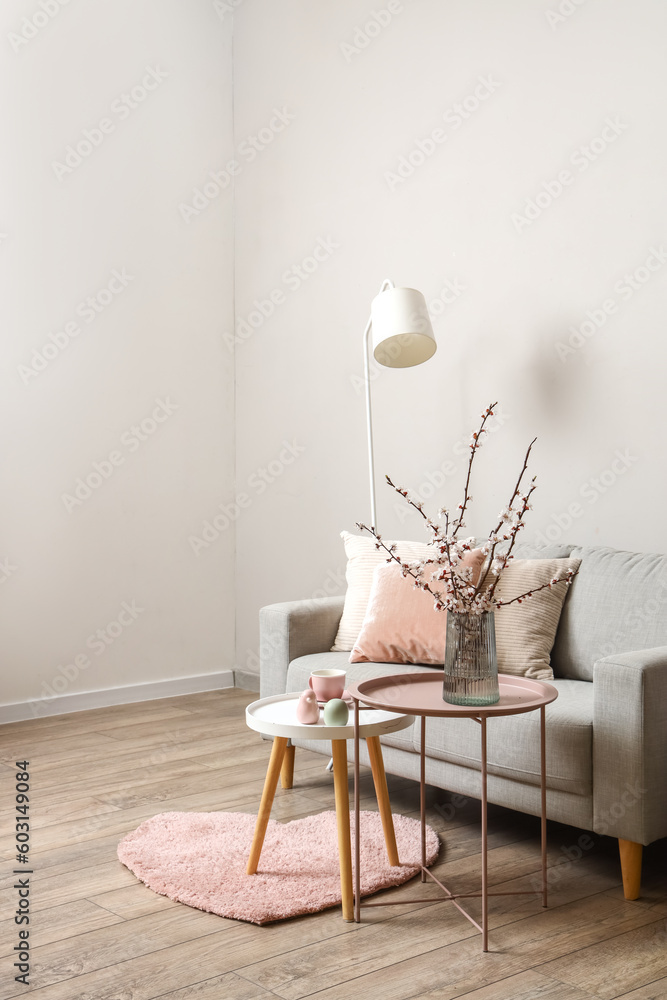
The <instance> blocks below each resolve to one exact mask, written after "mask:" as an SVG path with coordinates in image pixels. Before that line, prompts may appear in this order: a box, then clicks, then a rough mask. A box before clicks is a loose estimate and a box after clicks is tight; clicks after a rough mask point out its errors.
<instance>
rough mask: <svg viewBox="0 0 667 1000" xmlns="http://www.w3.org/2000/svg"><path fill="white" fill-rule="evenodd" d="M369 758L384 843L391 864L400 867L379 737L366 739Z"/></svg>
mask: <svg viewBox="0 0 667 1000" xmlns="http://www.w3.org/2000/svg"><path fill="white" fill-rule="evenodd" d="M366 746H367V747H368V756H369V757H370V761H371V771H372V773H373V783H374V784H375V797H376V799H377V803H378V809H379V811H380V819H381V820H382V829H383V831H384V842H385V846H386V848H387V857H388V859H389V864H390V865H393V866H394V867H395V866H396V865H400V861H399V860H398V848H397V847H396V833H395V831H394V820H393V817H392V815H391V805H390V804H389V792H388V790H387V776H386V774H385V771H384V761H383V759H382V748H381V746H380V737H379V736H369V737H368V738H367V739H366Z"/></svg>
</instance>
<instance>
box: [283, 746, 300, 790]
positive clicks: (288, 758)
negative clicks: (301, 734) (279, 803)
mask: <svg viewBox="0 0 667 1000" xmlns="http://www.w3.org/2000/svg"><path fill="white" fill-rule="evenodd" d="M295 749H296V747H295V746H293V745H292V743H290V745H289V746H288V747H286V748H285V756H284V758H283V766H282V770H281V772H280V784H281V786H282V787H283V788H291V787H292V785H293V784H294V751H295Z"/></svg>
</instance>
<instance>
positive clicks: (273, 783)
mask: <svg viewBox="0 0 667 1000" xmlns="http://www.w3.org/2000/svg"><path fill="white" fill-rule="evenodd" d="M286 747H287V739H286V738H285V737H284V736H274V738H273V748H272V750H271V759H270V760H269V768H268V771H267V772H266V778H265V779H264V791H263V792H262V801H261V802H260V804H259V812H258V814H257V823H256V824H255V833H254V834H253V838H252V846H251V847H250V857H249V858H248V867H247V868H246V872H247V874H248V875H256V874H257V865H258V864H259V856H260V854H261V853H262V845H263V844H264V837H265V836H266V828H267V826H268V825H269V816H270V815H271V806H272V805H273V797H274V795H275V794H276V788H277V787H278V778H279V777H280V769H281V768H282V766H283V758H284V756H285V748H286Z"/></svg>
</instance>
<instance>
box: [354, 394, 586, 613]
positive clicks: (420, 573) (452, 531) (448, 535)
mask: <svg viewBox="0 0 667 1000" xmlns="http://www.w3.org/2000/svg"><path fill="white" fill-rule="evenodd" d="M496 405H497V404H496V403H491V405H490V406H487V408H486V409H485V410H484V412H483V413H482V414H481V424H480V426H479V428H478V430H477V431H476V432H473V435H472V438H471V443H470V456H469V459H468V469H467V473H466V480H465V486H464V491H463V501H462V503H460V504H459V506H458V510H459V515H458V517H456V518H454V520H452V521H451V522H450V516H449V511H448V510H447V508H445V507H443V508H442V509H441V510H440V511H439V514H440V517H441V518H444V528H443V527H442V526H441V525H439V524H437V523H436V522H435V521H433V520H432V519H431V518H430V517H429V516H428V514H426V512H425V511H424V505H423V503H422V502H421V500H419V499H417V498H416V497H414V496H412V495H411V494H410V492H409V491H408V490H406V489H405V488H404V487H403V486H396V485H395V484H394V483H393V482H392V480H391V479H390V478H389V476H385V479H386V481H387V483H388V485H389V486H391V487H392V489H393V490H395V491H396V492H397V493H398V494H400V496H402V497H403V499H404V500H405V501H406V502H407V503H408V505H409V506H410V507H414V509H415V510H416V511H418V512H419V514H420V515H421V517H422V518H423V520H424V521H425V522H426V527H427V529H428V530H429V531H430V533H431V538H430V541H429V545H431V546H433V555H432V556H428V557H426V558H424V559H420V560H416V561H414V562H408V561H406V560H404V559H401V558H400V556H398V555H397V553H396V545H395V544H392V545H387V544H386V543H385V542H384V541H383V540H382V537H381V535H379V534H378V532H377V531H376V530H375V528H374V527H368V525H366V524H362V523H358V524H357V527H358V528H359V529H360V530H362V531H368V532H369V534H371V535H373V537H374V538H375V544H376V548H378V549H383V550H384V551H385V552H386V553H387V556H388V559H387V562H396V563H398V564H399V566H400V567H401V571H402V573H403V576H409V577H411V578H412V579H413V580H414V586H415V587H417V588H419V589H420V590H424V591H426V592H427V593H429V594H431V596H432V597H433V603H434V607H435V609H436V611H451V612H453V613H455V614H465V613H467V614H475V615H481V614H484V613H485V612H486V611H493V610H494V609H495V608H501V607H507V605H509V604H514V603H517V604H521V603H522V602H523V601H524V600H528V599H530V598H531V597H532V596H533V595H534V594H537V593H539V591H540V590H545V589H546V588H547V587H555V586H556V585H557V584H558V583H564V584H565V586H566V587H569V586H570V585H571V583H572V581H573V579H574V577H575V576H576V574H577V570H572V569H568V570H567V571H566V572H565V574H564V575H562V576H556V577H554V578H553V579H552V580H550V581H549V583H545V584H542V585H541V586H539V587H535V588H533V589H532V590H527V591H526V592H525V593H523V594H519V595H517V596H516V597H513V598H511V600H505V601H502V600H497V599H496V597H495V593H496V589H497V587H498V584H499V582H500V577H501V574H502V572H503V570H504V569H505V568H506V567H507V565H508V563H509V562H510V560H511V559H513V554H512V550H513V548H514V545H515V543H516V539H517V536H518V534H519V532H520V531H521V529H522V528H523V527H524V518H525V515H526V513H527V512H528V511H529V510H531V509H532V505H531V503H530V498H531V496H532V494H533V493H534V491H535V489H536V488H537V483H536V480H535V477H533V478H532V480H531V482H530V485H529V487H528V489H527V490H525V492H522V490H521V484H522V482H523V478H524V476H525V474H526V472H527V470H528V461H529V459H530V453H531V450H532V447H533V445H534V444H535V441H536V440H537V438H533V440H532V441H531V442H530V444H529V445H528V449H527V451H526V455H525V458H524V460H523V466H522V468H521V472H520V473H519V478H518V479H517V481H516V485H515V487H514V490H513V492H512V495H511V497H510V501H509V503H508V505H507V506H506V507H505V508H503V510H501V512H500V514H499V520H498V524H497V525H496V527H495V528H493V530H492V531H491V532H490V533H489V536H488V539H487V540H486V541H485V542H484V544H483V545H482V546H481V553H482V554H483V556H484V563H483V566H482V570H481V571H480V574H479V579H478V580H477V581H475V580H474V579H473V575H474V570H473V568H472V566H470V565H466V562H465V558H466V555H468V554H469V553H470V552H471V551H472V550H473V546H474V543H475V540H474V538H466V539H459V538H458V537H457V536H458V533H459V531H460V529H461V528H463V527H465V524H464V521H463V518H464V515H465V513H466V510H467V508H468V506H469V504H470V503H471V502H472V497H471V496H470V480H471V475H472V466H473V462H474V460H475V455H476V454H477V452H478V451H479V449H480V447H481V444H482V439H483V438H482V436H483V435H484V434H486V433H488V431H487V430H486V427H485V424H486V422H487V420H488V419H489V417H492V416H493V408H494V406H496ZM505 542H507V543H509V544H508V545H507V547H506V548H505V549H504V550H503V551H498V546H500V545H502V544H504V543H505ZM440 583H442V585H443V588H442V590H438V589H437V587H438V584H440Z"/></svg>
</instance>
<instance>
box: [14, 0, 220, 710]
mask: <svg viewBox="0 0 667 1000" xmlns="http://www.w3.org/2000/svg"><path fill="white" fill-rule="evenodd" d="M61 2H64V0H61ZM26 18H27V19H28V20H27V21H26V20H25V19H26ZM0 20H1V24H0V38H1V39H2V45H3V49H4V55H3V59H2V62H1V64H0V86H1V88H2V93H3V95H4V100H3V101H2V106H1V109H0V115H1V116H2V123H1V127H0V131H1V132H2V135H3V156H2V163H1V167H0V169H1V170H2V193H3V196H2V201H1V203H0V231H1V232H2V234H3V235H2V239H1V240H0V270H1V272H2V278H3V291H2V304H1V309H2V323H1V324H0V325H1V328H2V335H3V365H2V374H1V379H2V383H1V392H2V400H3V408H4V419H3V435H2V438H3V453H4V454H3V461H2V476H3V487H2V493H1V496H0V509H1V513H0V538H1V543H0V560H4V562H3V564H2V565H3V567H4V568H3V570H2V572H1V573H0V576H1V577H2V581H3V582H2V585H1V588H0V594H1V599H2V600H1V603H2V616H3V619H4V621H3V628H2V659H3V665H4V669H3V685H2V694H1V695H0V702H2V703H3V704H4V705H6V706H7V705H9V706H11V705H17V704H18V703H25V702H28V701H31V700H32V701H34V700H35V699H40V698H44V697H45V700H44V701H42V702H41V703H40V704H38V705H37V706H34V708H35V712H36V714H41V713H43V712H49V711H52V710H53V708H54V706H53V704H51V702H50V694H49V692H53V691H55V692H57V693H59V694H62V695H63V696H64V700H63V703H64V704H70V705H72V706H73V707H81V706H83V705H85V704H87V703H90V704H99V703H102V702H103V701H104V700H106V701H114V700H127V699H132V697H142V696H145V694H142V693H141V692H144V693H145V692H147V691H148V692H150V691H152V692H153V694H155V691H156V690H157V689H155V688H151V687H149V688H142V689H139V688H137V689H136V692H135V694H134V695H133V694H132V692H129V693H128V692H127V691H124V693H123V694H120V693H118V689H124V688H126V687H127V686H128V685H139V684H141V685H153V684H155V683H157V682H161V681H168V682H169V681H173V680H174V679H177V678H185V680H184V681H181V682H180V687H181V688H192V689H194V688H196V687H203V688H206V687H215V686H218V685H219V683H220V682H221V680H224V678H225V677H227V678H231V675H230V674H225V673H224V671H226V670H229V669H230V668H231V667H232V666H233V630H234V611H233V555H234V543H233V533H232V532H223V533H222V534H221V536H220V537H219V538H218V539H217V540H216V541H215V544H210V545H209V546H208V547H207V548H203V549H200V551H199V554H198V555H197V554H195V551H194V550H193V545H192V544H191V543H190V541H189V539H190V537H191V536H199V535H201V532H202V526H203V524H204V522H205V521H206V520H210V519H211V518H213V517H214V516H215V515H216V513H217V512H218V511H217V507H218V504H220V503H222V502H224V501H225V500H226V499H227V497H228V496H229V495H231V494H232V491H233V473H234V460H233V449H234V440H233V420H234V397H233V363H232V362H233V359H232V357H231V356H230V355H229V353H228V351H227V350H226V349H225V348H224V345H223V343H222V338H221V334H222V332H223V329H224V328H226V327H227V326H228V325H229V324H230V323H231V317H232V309H233V298H232V295H233V287H232V274H233V270H232V268H233V234H232V210H233V204H232V197H231V190H230V189H227V190H226V191H224V192H219V193H218V196H217V197H213V198H212V200H211V201H210V203H208V204H207V203H206V200H205V199H204V200H202V199H201V198H200V201H199V202H198V204H199V205H200V206H203V208H202V210H200V211H199V212H198V214H197V213H194V212H188V211H187V210H181V209H180V208H179V206H181V205H183V204H185V205H187V204H191V203H192V200H193V190H194V188H195V187H197V186H200V185H202V184H203V183H204V182H205V181H206V180H207V175H208V172H209V171H211V170H219V169H220V168H221V167H222V166H223V164H224V163H225V162H226V161H227V159H228V158H229V155H230V152H231V150H232V148H233V135H232V97H231V83H232V77H231V70H232V64H231V19H230V18H227V19H224V18H221V16H220V14H219V13H218V12H216V9H215V8H214V6H213V5H212V4H211V3H206V2H201V3H186V2H178V0H145V2H143V3H141V4H140V5H138V4H136V3H132V2H130V0H97V2H96V3H83V2H77V0H73V2H71V3H67V4H66V5H64V6H60V5H59V4H58V3H57V2H56V0H43V2H42V3H41V4H40V3H38V2H37V0H34V2H28V0H5V2H4V3H3V6H2V14H1V16H0ZM21 32H23V34H22V35H21V34H20V33H21ZM151 71H152V72H151ZM144 78H146V79H145V81H144ZM142 81H144V82H145V84H146V85H147V87H149V88H153V89H152V90H151V89H143V90H142V87H143V83H142ZM135 87H138V88H139V89H138V90H136V91H134V97H132V96H130V99H129V101H130V103H124V98H123V96H122V95H123V94H124V93H126V92H128V91H129V92H130V94H131V95H132V91H133V88H135ZM101 119H105V120H106V121H105V122H104V124H103V125H102V128H100V120H101ZM86 129H88V130H89V132H90V135H89V138H90V137H92V141H93V143H94V145H93V146H86V145H85V143H84V145H83V146H82V147H81V151H82V152H83V153H85V154H89V155H85V156H83V157H82V159H81V162H80V163H79V164H77V161H76V157H75V155H73V154H70V156H69V161H68V162H69V165H70V166H69V167H68V166H67V161H66V162H65V167H64V168H62V169H61V168H59V167H57V166H55V167H54V161H58V162H60V163H62V162H63V161H64V159H65V156H66V150H67V147H68V146H75V147H76V145H77V143H78V142H79V141H81V140H82V139H84V138H85V136H84V130H86ZM104 129H106V130H107V131H106V132H105V131H104ZM90 130H92V131H90ZM70 167H71V168H72V169H70ZM208 190H209V193H210V194H211V195H215V193H216V191H215V187H212V188H209V189H208ZM184 216H187V218H185V217H184ZM115 271H118V272H120V273H123V274H127V275H130V276H131V280H129V279H128V278H124V279H123V280H118V278H116V279H113V277H112V276H113V274H114V272H115ZM110 280H111V285H112V290H113V291H114V295H113V297H112V298H113V300H112V301H111V302H107V301H106V300H107V298H109V297H110V296H108V295H107V293H106V292H102V294H101V297H100V300H99V301H98V305H99V306H103V308H102V309H101V311H100V312H99V313H98V314H96V315H95V314H94V313H92V312H90V311H88V310H87V309H86V306H85V304H84V306H83V307H81V308H80V304H81V303H83V302H84V300H86V299H87V297H89V296H95V295H96V294H97V293H98V292H99V291H100V290H103V289H105V288H107V286H109V282H110ZM123 281H124V282H125V284H123ZM93 316H94V318H92V319H91V317H93ZM66 324H71V325H70V326H67V325H66ZM63 330H64V331H65V332H64V333H63ZM75 331H78V332H76V333H75ZM74 333H75V335H74V336H71V337H70V336H69V335H70V334H74ZM52 335H54V336H55V338H56V346H54V344H53V342H52V341H50V339H49V338H50V337H51V336H52ZM47 344H51V346H49V347H47V348H46V354H47V358H46V361H43V360H42V361H40V360H39V357H38V356H37V355H35V354H34V353H33V352H35V351H39V352H41V351H42V349H43V348H44V345H47ZM58 345H60V346H58ZM49 355H50V357H49ZM31 364H32V368H31V367H30V366H31ZM40 367H41V369H42V370H38V369H39V368H40ZM158 400H159V401H162V402H163V405H162V406H160V404H159V403H157V402H156V401H158ZM156 409H157V413H156V416H157V417H158V418H159V420H160V421H161V422H159V423H158V422H154V420H153V416H152V414H153V411H154V410H156ZM142 421H146V423H145V425H144V430H143V431H142V430H141V425H142ZM135 425H139V436H137V434H136V432H135V431H133V430H132V428H133V426H135ZM112 452H113V453H115V455H114V460H115V461H116V462H117V463H118V464H117V465H115V466H114V465H113V464H108V463H109V455H110V453H112ZM95 463H102V466H101V467H102V469H103V470H104V472H105V473H110V474H109V475H108V478H102V479H100V480H99V482H98V480H96V479H95V478H93V480H92V482H93V483H94V484H96V488H95V489H93V490H92V491H90V495H89V496H86V492H85V486H84V487H79V497H81V498H83V500H82V502H78V500H77V497H76V496H74V501H68V500H67V498H66V495H70V496H72V495H74V494H75V488H76V484H77V481H78V480H79V479H80V478H81V479H84V480H85V479H86V477H87V476H89V474H90V473H93V472H95ZM104 463H107V464H104ZM133 602H134V603H135V607H136V608H138V609H141V611H138V610H135V611H134V613H133V614H131V613H128V612H127V610H126V611H125V612H121V609H122V607H123V605H124V604H128V605H129V606H130V607H132V605H133ZM119 614H121V618H120V625H114V624H113V623H114V622H118V620H119V619H118V616H119ZM108 623H112V626H111V629H110V633H106V632H105V635H106V641H107V643H108V642H109V640H110V644H105V640H104V638H102V639H100V637H96V635H95V633H96V632H97V630H99V629H102V630H106V626H107V624H108ZM77 656H78V657H79V660H78V661H77V660H76V657H77ZM228 682H231V681H230V680H228ZM107 689H116V694H114V692H111V693H108V694H107V695H103V694H101V692H104V691H107ZM178 689H179V684H178V683H175V684H173V685H172V686H171V687H169V685H167V686H166V687H165V688H162V689H160V690H164V691H165V693H169V692H170V691H172V690H173V691H176V690H178ZM81 692H96V694H95V695H94V696H93V697H91V699H88V701H86V699H85V698H84V699H78V700H77V698H76V697H75V698H74V699H73V701H72V700H69V701H68V699H70V696H72V695H74V696H76V695H78V694H79V693H81ZM22 711H23V710H22V709H20V708H15V709H14V710H12V709H11V707H10V708H8V709H5V710H4V712H3V718H11V717H17V715H20V714H21V713H22Z"/></svg>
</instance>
